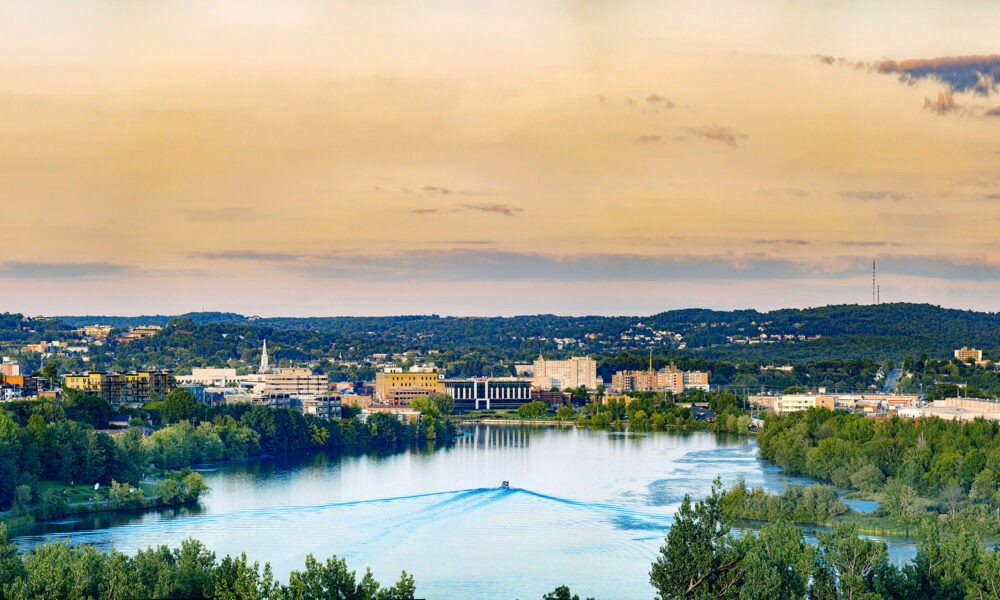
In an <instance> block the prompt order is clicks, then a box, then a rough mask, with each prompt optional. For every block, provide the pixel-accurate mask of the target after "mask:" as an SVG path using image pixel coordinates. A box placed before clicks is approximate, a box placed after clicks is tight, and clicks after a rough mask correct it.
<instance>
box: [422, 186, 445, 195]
mask: <svg viewBox="0 0 1000 600" xmlns="http://www.w3.org/2000/svg"><path fill="white" fill-rule="evenodd" d="M420 189H421V191H423V192H424V193H427V194H442V195H445V194H450V193H451V190H449V189H448V188H443V187H439V186H436V185H425V186H424V187H422V188H420Z"/></svg>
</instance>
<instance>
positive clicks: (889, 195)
mask: <svg viewBox="0 0 1000 600" xmlns="http://www.w3.org/2000/svg"><path fill="white" fill-rule="evenodd" d="M840 195H841V196H843V197H844V198H848V199H851V200H865V201H871V200H903V199H905V198H906V194H903V193H901V192H894V191H892V190H848V191H846V192H841V194H840Z"/></svg>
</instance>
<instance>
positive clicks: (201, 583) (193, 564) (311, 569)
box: [0, 525, 416, 600]
mask: <svg viewBox="0 0 1000 600" xmlns="http://www.w3.org/2000/svg"><path fill="white" fill-rule="evenodd" d="M415 590H416V586H415V585H414V582H413V578H412V577H411V576H409V575H407V574H406V573H405V572H404V573H403V574H402V575H401V576H400V579H399V581H398V582H396V584H395V585H393V586H391V587H388V588H383V587H382V586H381V585H380V584H379V582H378V581H376V580H375V578H374V577H373V576H372V574H371V572H366V573H365V575H364V577H362V578H361V580H360V581H358V580H357V579H356V577H355V574H354V572H353V571H348V569H347V565H346V563H345V562H344V561H343V560H342V559H337V558H336V557H334V558H332V559H330V560H328V561H326V562H325V563H320V562H318V561H316V560H315V559H314V558H313V557H312V555H310V556H307V557H306V565H305V569H304V570H303V571H295V572H293V573H292V575H291V577H290V578H289V582H288V584H287V585H282V584H280V583H278V582H276V581H275V580H274V577H273V575H272V574H271V567H270V565H267V564H265V565H264V566H263V567H261V566H260V564H259V563H252V564H250V563H248V562H247V558H246V555H241V556H240V557H239V558H231V557H228V556H227V557H225V558H223V559H222V560H221V561H216V558H215V554H214V553H213V552H211V551H209V550H208V549H207V548H205V546H204V545H202V544H201V542H198V541H195V540H185V541H184V542H181V546H180V548H168V547H166V546H160V547H157V548H147V549H145V550H140V551H138V552H136V554H135V555H134V556H128V555H126V554H123V553H121V552H118V551H117V550H113V549H112V550H110V551H108V552H101V551H98V550H97V549H96V548H94V547H93V546H90V545H86V544H73V545H70V544H69V543H68V542H66V541H59V542H49V543H47V544H45V545H44V546H37V547H35V549H33V550H31V551H30V552H27V553H25V554H24V555H23V556H22V555H19V554H18V553H17V548H16V547H15V546H14V544H13V543H11V542H9V541H8V539H7V531H6V528H4V527H3V526H2V525H0V599H3V600H8V599H10V600H29V599H36V598H39V599H52V600H86V599H94V598H101V599H102V600H105V599H108V600H135V599H138V598H216V599H218V600H321V599H323V600H325V599H327V598H340V599H343V600H411V599H412V598H413V597H414V593H415Z"/></svg>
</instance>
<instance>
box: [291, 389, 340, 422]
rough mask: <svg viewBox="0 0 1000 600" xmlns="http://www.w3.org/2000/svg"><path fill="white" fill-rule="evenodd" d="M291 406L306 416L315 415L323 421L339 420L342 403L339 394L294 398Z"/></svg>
mask: <svg viewBox="0 0 1000 600" xmlns="http://www.w3.org/2000/svg"><path fill="white" fill-rule="evenodd" d="M290 405H291V407H292V408H294V409H296V410H299V411H300V412H301V413H302V414H304V415H315V416H317V417H319V418H321V419H339V418H340V409H341V401H340V396H339V395H338V394H325V395H322V396H316V395H301V396H293V397H292V398H291V402H290Z"/></svg>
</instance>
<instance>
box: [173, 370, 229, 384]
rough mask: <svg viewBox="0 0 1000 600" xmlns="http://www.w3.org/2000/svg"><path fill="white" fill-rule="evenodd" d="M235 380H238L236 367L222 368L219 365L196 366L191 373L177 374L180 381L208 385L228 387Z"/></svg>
mask: <svg viewBox="0 0 1000 600" xmlns="http://www.w3.org/2000/svg"><path fill="white" fill-rule="evenodd" d="M235 381H237V379H236V369H220V368H217V367H204V368H194V369H191V374H190V375H178V376H177V382H178V383H181V384H192V385H204V386H208V387H226V386H227V385H229V384H230V383H233V382H235Z"/></svg>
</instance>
